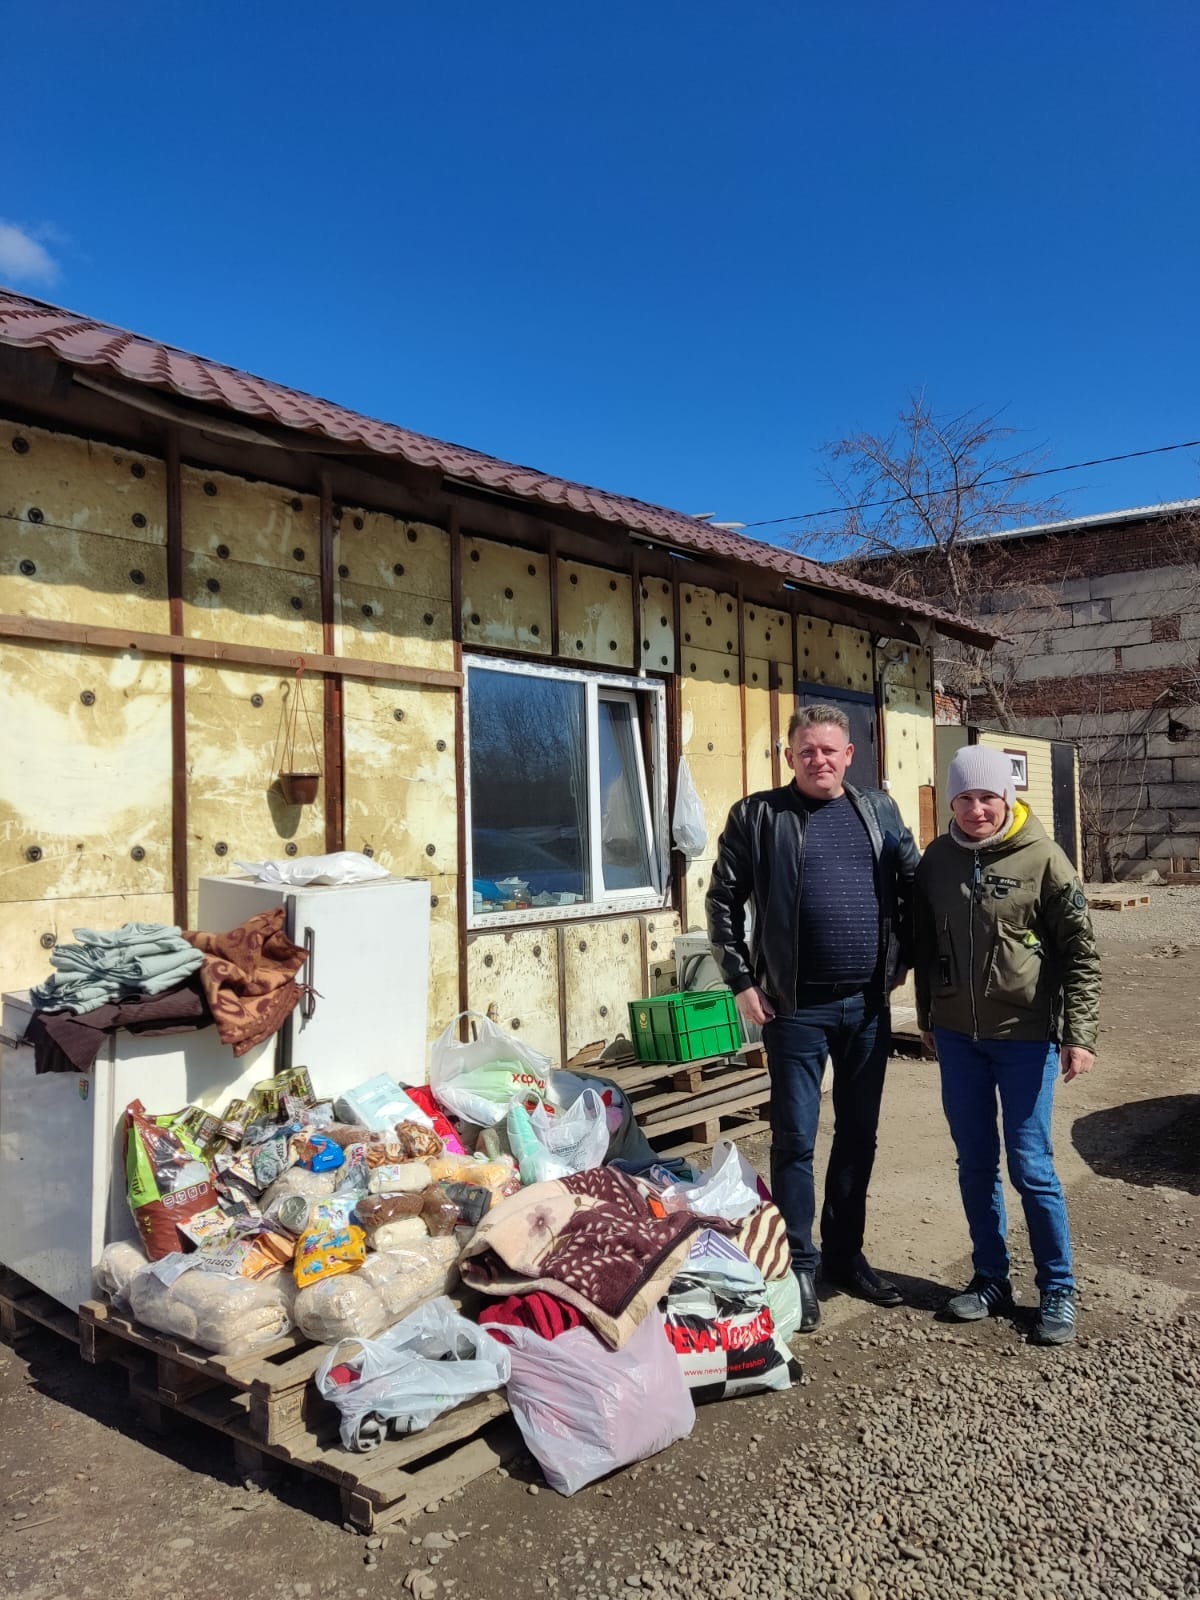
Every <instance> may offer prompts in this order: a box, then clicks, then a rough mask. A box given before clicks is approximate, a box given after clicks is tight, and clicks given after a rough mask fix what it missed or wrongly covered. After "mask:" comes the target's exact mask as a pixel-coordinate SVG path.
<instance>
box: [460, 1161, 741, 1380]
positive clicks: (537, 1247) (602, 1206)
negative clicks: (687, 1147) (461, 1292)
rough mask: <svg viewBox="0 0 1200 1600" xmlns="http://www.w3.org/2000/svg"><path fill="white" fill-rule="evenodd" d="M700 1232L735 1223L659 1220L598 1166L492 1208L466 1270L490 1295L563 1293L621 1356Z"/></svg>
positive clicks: (626, 1183)
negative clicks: (629, 1339)
mask: <svg viewBox="0 0 1200 1600" xmlns="http://www.w3.org/2000/svg"><path fill="white" fill-rule="evenodd" d="M700 1228H716V1229H718V1230H719V1231H720V1232H722V1233H728V1232H729V1231H730V1224H729V1223H727V1222H720V1221H717V1220H716V1219H715V1218H712V1217H696V1216H693V1215H692V1213H691V1212H690V1211H679V1212H671V1213H668V1214H667V1215H666V1216H663V1217H656V1216H655V1215H654V1214H653V1212H652V1211H651V1210H650V1206H649V1204H648V1203H647V1200H646V1198H645V1196H644V1195H643V1194H642V1192H641V1190H640V1189H639V1188H638V1186H637V1184H636V1183H635V1182H634V1181H633V1180H632V1179H631V1178H629V1177H627V1176H626V1175H625V1174H624V1173H623V1172H617V1171H615V1170H614V1169H613V1168H612V1167H597V1168H594V1169H593V1170H592V1171H590V1172H580V1173H577V1174H576V1175H575V1176H574V1177H571V1178H559V1179H555V1180H554V1181H553V1182H551V1183H535V1184H531V1185H530V1187H529V1188H528V1189H522V1191H521V1192H520V1194H515V1195H512V1196H510V1197H509V1198H508V1199H507V1200H502V1201H501V1202H500V1203H499V1204H498V1205H496V1206H493V1208H492V1210H491V1211H489V1212H488V1214H487V1216H485V1217H484V1219H483V1221H482V1222H481V1223H480V1224H479V1227H478V1228H477V1229H476V1230H475V1234H474V1237H473V1238H472V1239H471V1242H470V1243H469V1244H468V1245H467V1248H466V1251H465V1252H464V1259H463V1260H462V1262H461V1263H460V1266H461V1271H462V1276H463V1279H464V1280H465V1281H466V1282H467V1283H469V1284H471V1285H472V1287H474V1288H476V1289H481V1290H482V1291H483V1292H484V1293H485V1294H491V1295H496V1296H498V1297H500V1298H504V1297H505V1296H507V1295H512V1294H522V1295H524V1294H532V1293H535V1292H537V1291H539V1290H541V1291H545V1292H546V1293H547V1294H552V1295H556V1296H557V1297H558V1298H559V1299H560V1300H565V1301H566V1303H567V1304H568V1305H572V1306H574V1307H575V1308H576V1309H577V1310H579V1311H581V1312H582V1313H583V1315H584V1316H585V1317H586V1318H587V1320H588V1321H589V1322H590V1323H591V1325H592V1327H593V1328H594V1329H595V1331H596V1332H597V1333H598V1334H599V1335H600V1337H601V1338H602V1339H603V1340H604V1341H605V1342H606V1343H607V1344H609V1345H611V1346H612V1348H613V1349H614V1350H619V1349H620V1348H621V1346H622V1345H623V1344H624V1343H625V1341H626V1340H627V1339H628V1338H629V1336H630V1335H631V1334H632V1333H633V1331H634V1329H635V1328H636V1327H637V1326H638V1324H639V1323H640V1322H641V1321H642V1319H643V1317H645V1316H646V1315H647V1313H648V1312H649V1311H650V1310H651V1309H652V1307H654V1306H656V1305H657V1304H658V1302H659V1301H660V1300H661V1299H662V1297H663V1296H664V1295H665V1294H666V1292H667V1288H668V1286H669V1285H670V1282H671V1279H672V1278H673V1277H674V1276H675V1274H676V1272H677V1271H678V1270H679V1266H680V1264H681V1263H682V1261H683V1260H684V1258H685V1257H686V1255H687V1253H688V1249H689V1246H690V1242H691V1235H692V1234H694V1233H695V1232H696V1231H697V1230H698V1229H700Z"/></svg>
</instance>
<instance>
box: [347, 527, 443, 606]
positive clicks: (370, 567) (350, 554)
mask: <svg viewBox="0 0 1200 1600" xmlns="http://www.w3.org/2000/svg"><path fill="white" fill-rule="evenodd" d="M334 567H335V569H336V572H337V576H338V577H339V578H340V579H342V580H343V581H344V582H349V583H353V584H362V585H365V586H366V587H367V588H369V589H385V590H388V591H395V592H396V593H399V594H415V595H421V596H423V597H424V598H426V599H429V600H446V601H448V600H449V599H450V535H449V534H448V533H447V532H446V531H445V529H443V528H435V527H434V526H433V525H432V524H431V523H428V522H405V521H404V520H403V519H402V518H400V517H393V516H389V515H388V513H387V512H385V511H360V510H357V509H355V507H353V506H346V507H344V508H343V509H342V511H341V514H340V516H339V517H338V522H337V538H336V539H335V541H334ZM343 569H344V570H343Z"/></svg>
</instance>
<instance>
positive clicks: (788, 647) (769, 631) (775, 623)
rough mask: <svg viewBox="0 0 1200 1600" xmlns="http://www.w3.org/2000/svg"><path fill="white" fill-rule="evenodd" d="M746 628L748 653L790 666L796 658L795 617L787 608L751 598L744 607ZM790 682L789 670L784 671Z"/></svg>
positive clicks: (783, 675)
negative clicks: (793, 633)
mask: <svg viewBox="0 0 1200 1600" xmlns="http://www.w3.org/2000/svg"><path fill="white" fill-rule="evenodd" d="M743 614H744V616H745V619H746V620H745V630H746V655H747V657H750V656H754V657H757V658H758V659H760V660H763V661H778V662H781V663H782V664H784V665H787V666H790V665H791V660H792V619H791V617H790V616H788V614H787V612H786V611H772V610H771V609H770V607H768V606H760V605H757V604H756V603H755V602H754V601H752V600H748V601H746V602H745V604H744V607H743ZM781 676H782V678H783V681H784V682H785V683H786V682H787V673H786V672H784V673H782V674H781Z"/></svg>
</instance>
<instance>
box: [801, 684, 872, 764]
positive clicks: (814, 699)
mask: <svg viewBox="0 0 1200 1600" xmlns="http://www.w3.org/2000/svg"><path fill="white" fill-rule="evenodd" d="M796 704H797V705H798V706H836V707H837V709H838V710H839V711H844V712H845V713H846V716H847V717H848V719H849V721H850V743H851V744H852V745H853V746H854V756H853V759H852V760H851V762H850V775H849V781H850V782H851V783H852V784H853V785H854V787H855V788H856V789H877V788H878V787H879V736H878V731H877V730H878V726H879V719H878V717H877V715H876V711H875V696H874V695H870V694H859V693H857V692H856V691H855V690H853V689H828V688H826V687H825V685H824V684H823V683H818V684H813V683H798V684H797V685H796Z"/></svg>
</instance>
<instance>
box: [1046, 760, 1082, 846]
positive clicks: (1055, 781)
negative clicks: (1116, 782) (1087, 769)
mask: <svg viewBox="0 0 1200 1600" xmlns="http://www.w3.org/2000/svg"><path fill="white" fill-rule="evenodd" d="M1076 759H1077V757H1076V754H1075V746H1074V745H1073V744H1063V743H1061V742H1060V741H1058V740H1054V741H1053V742H1052V743H1051V745H1050V787H1051V790H1052V792H1053V796H1054V840H1055V843H1056V844H1057V845H1058V846H1059V848H1060V849H1061V850H1062V851H1063V852H1064V854H1065V855H1066V856H1067V858H1068V860H1070V861H1071V862H1072V863H1073V864H1074V865H1075V866H1076V867H1078V865H1079V831H1078V829H1077V828H1076V826H1075V770H1076V768H1075V763H1076Z"/></svg>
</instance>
